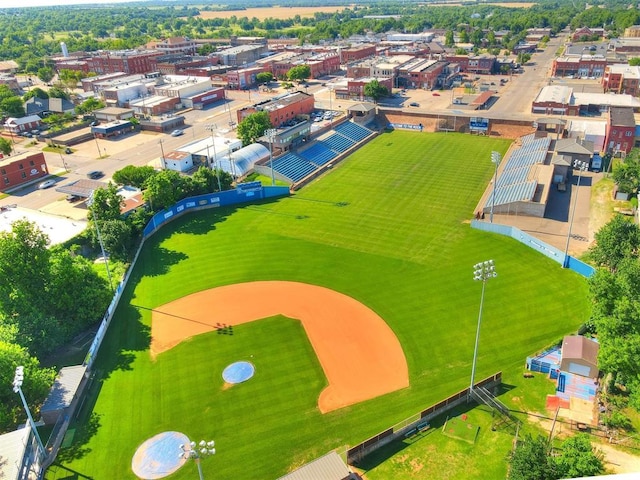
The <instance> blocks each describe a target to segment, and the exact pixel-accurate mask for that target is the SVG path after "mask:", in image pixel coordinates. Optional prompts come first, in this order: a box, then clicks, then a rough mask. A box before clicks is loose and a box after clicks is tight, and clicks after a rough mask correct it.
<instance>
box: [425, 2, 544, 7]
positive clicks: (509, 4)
mask: <svg viewBox="0 0 640 480" xmlns="http://www.w3.org/2000/svg"><path fill="white" fill-rule="evenodd" d="M427 5H429V6H433V7H462V6H469V4H467V3H459V2H451V3H449V2H444V3H429V4H427ZM484 5H495V6H497V7H505V8H531V7H533V6H534V5H537V4H536V3H535V2H527V3H525V2H523V3H518V2H489V3H485V4H484Z"/></svg>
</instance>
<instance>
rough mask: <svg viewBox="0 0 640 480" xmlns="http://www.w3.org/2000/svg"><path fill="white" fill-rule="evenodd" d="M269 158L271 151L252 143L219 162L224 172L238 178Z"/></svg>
mask: <svg viewBox="0 0 640 480" xmlns="http://www.w3.org/2000/svg"><path fill="white" fill-rule="evenodd" d="M265 158H269V149H268V148H267V147H265V146H264V145H261V144H259V143H252V144H251V145H247V146H246V147H244V148H241V149H240V150H236V151H235V152H233V153H232V154H231V155H226V156H224V157H222V158H221V159H220V160H219V165H220V168H222V170H224V171H225V172H228V173H230V174H232V175H235V176H237V177H241V176H243V175H246V174H247V172H249V171H250V170H251V169H252V168H253V166H254V165H255V164H256V162H259V161H260V160H264V159H265Z"/></svg>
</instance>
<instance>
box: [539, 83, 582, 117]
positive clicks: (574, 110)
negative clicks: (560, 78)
mask: <svg viewBox="0 0 640 480" xmlns="http://www.w3.org/2000/svg"><path fill="white" fill-rule="evenodd" d="M579 111H580V106H579V105H576V104H575V102H574V99H573V89H572V88H570V87H565V86H561V85H548V86H546V87H543V88H542V90H540V93H538V96H537V97H536V98H535V100H534V101H533V104H532V106H531V113H538V114H546V115H578V113H579Z"/></svg>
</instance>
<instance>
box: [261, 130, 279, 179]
mask: <svg viewBox="0 0 640 480" xmlns="http://www.w3.org/2000/svg"><path fill="white" fill-rule="evenodd" d="M277 133H278V130H276V129H275V128H268V129H266V130H265V131H264V134H265V135H266V136H267V139H268V140H269V165H270V166H271V185H275V184H276V177H275V175H274V173H273V140H274V139H275V136H276V134H277Z"/></svg>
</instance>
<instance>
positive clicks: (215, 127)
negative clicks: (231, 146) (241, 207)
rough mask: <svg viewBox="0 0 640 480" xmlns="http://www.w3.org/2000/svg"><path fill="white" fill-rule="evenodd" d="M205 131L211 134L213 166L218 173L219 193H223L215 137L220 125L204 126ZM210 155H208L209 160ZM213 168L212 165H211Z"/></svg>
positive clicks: (210, 124)
mask: <svg viewBox="0 0 640 480" xmlns="http://www.w3.org/2000/svg"><path fill="white" fill-rule="evenodd" d="M204 128H205V130H209V131H210V132H211V141H212V142H213V165H214V168H215V172H216V177H218V191H219V192H221V191H222V185H221V184H220V172H219V171H218V155H217V153H216V137H215V136H214V132H216V131H217V130H218V125H216V124H215V123H209V124H207V125H205V126H204ZM208 157H209V155H208V154H207V158H208ZM229 162H230V163H231V162H232V160H231V155H229ZM209 166H211V165H209Z"/></svg>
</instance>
